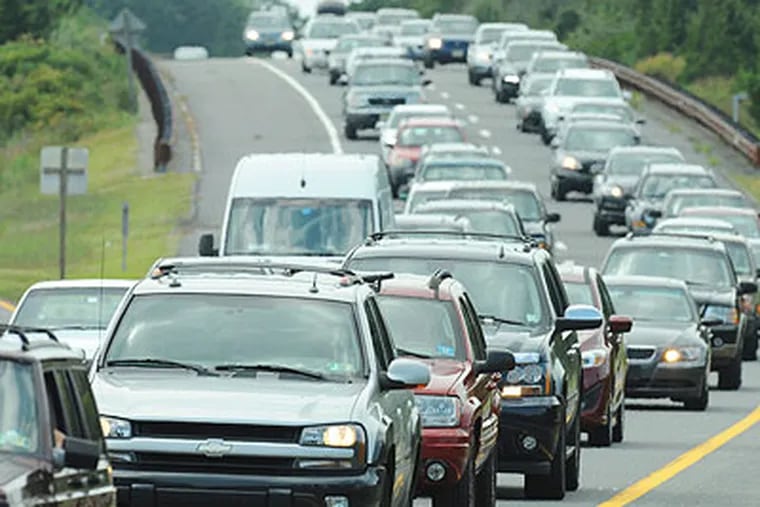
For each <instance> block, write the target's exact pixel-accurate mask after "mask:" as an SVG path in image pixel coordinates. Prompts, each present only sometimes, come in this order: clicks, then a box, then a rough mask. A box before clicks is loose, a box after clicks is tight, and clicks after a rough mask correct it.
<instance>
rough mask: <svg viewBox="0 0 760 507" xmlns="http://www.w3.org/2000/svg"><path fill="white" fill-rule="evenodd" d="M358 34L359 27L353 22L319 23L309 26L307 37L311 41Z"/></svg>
mask: <svg viewBox="0 0 760 507" xmlns="http://www.w3.org/2000/svg"><path fill="white" fill-rule="evenodd" d="M358 32H359V25H357V24H356V23H353V22H331V21H321V22H319V23H314V24H312V25H311V29H310V30H309V33H308V36H309V38H311V39H337V38H339V37H340V36H341V35H348V34H352V33H358Z"/></svg>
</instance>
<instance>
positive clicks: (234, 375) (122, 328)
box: [91, 257, 430, 507]
mask: <svg viewBox="0 0 760 507" xmlns="http://www.w3.org/2000/svg"><path fill="white" fill-rule="evenodd" d="M390 276H392V275H377V276H374V277H366V278H360V277H358V276H357V275H355V274H353V273H351V272H348V271H340V270H330V269H329V268H324V267H323V268H318V267H302V266H291V265H284V264H271V263H264V262H262V261H261V260H254V259H250V258H242V259H241V258H237V257H236V258H229V259H208V258H193V259H190V258H188V259H167V260H163V261H159V262H158V263H156V265H155V266H154V268H153V269H152V270H151V276H149V277H148V278H147V279H145V280H143V281H142V282H140V283H138V284H137V285H136V286H135V288H134V289H133V290H132V291H131V292H130V293H129V294H128V295H127V296H126V298H125V300H124V302H123V303H122V306H121V307H120V309H119V310H118V311H117V315H116V317H115V318H114V320H113V323H112V325H111V328H110V329H109V331H108V334H107V338H106V342H105V344H104V346H103V347H102V349H101V351H100V352H99V355H98V357H97V359H96V361H95V363H94V364H93V367H92V371H91V377H92V381H93V388H94V391H95V396H96V398H97V400H98V404H99V407H100V409H101V410H100V411H101V416H102V424H103V427H104V429H105V430H106V432H107V433H106V435H107V437H106V438H107V447H108V451H109V456H110V457H111V459H112V464H113V467H114V479H115V483H116V486H117V488H118V499H119V505H134V506H140V507H146V506H153V505H159V504H160V505H191V504H192V505H230V504H244V503H245V504H248V505H293V506H306V505H309V506H310V505H329V506H349V505H351V506H354V505H362V506H375V505H381V506H389V507H390V506H396V505H398V506H401V505H409V504H410V503H411V497H412V495H413V492H414V491H413V490H414V484H413V482H414V478H415V477H416V476H417V464H418V456H419V452H420V448H419V445H420V438H421V437H420V435H421V430H420V415H419V412H418V410H417V408H416V406H415V402H414V397H413V394H412V392H411V390H410V389H409V388H411V387H417V386H420V385H426V384H427V383H428V382H429V381H430V372H429V369H428V367H427V366H426V365H424V364H422V363H419V362H417V361H414V360H411V359H403V358H401V359H397V358H396V357H395V349H394V347H393V346H392V342H391V337H390V336H389V334H388V331H387V327H386V325H385V323H384V320H383V317H382V316H381V314H380V311H379V310H378V306H377V303H376V298H375V290H376V289H377V288H378V286H379V284H381V283H382V280H384V279H386V278H388V277H390ZM370 282H371V283H370Z"/></svg>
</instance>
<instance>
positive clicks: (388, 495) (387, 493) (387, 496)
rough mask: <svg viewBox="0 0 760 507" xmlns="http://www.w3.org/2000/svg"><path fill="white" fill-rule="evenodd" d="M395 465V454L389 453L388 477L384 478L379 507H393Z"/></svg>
mask: <svg viewBox="0 0 760 507" xmlns="http://www.w3.org/2000/svg"><path fill="white" fill-rule="evenodd" d="M395 463H396V458H395V454H394V453H393V452H391V453H390V454H389V455H388V476H387V477H386V478H385V484H383V496H382V499H381V500H380V507H393V484H394V483H395V482H396V469H395V466H394V465H395Z"/></svg>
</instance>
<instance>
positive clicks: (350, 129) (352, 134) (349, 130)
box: [343, 124, 357, 140]
mask: <svg viewBox="0 0 760 507" xmlns="http://www.w3.org/2000/svg"><path fill="white" fill-rule="evenodd" d="M343 133H344V134H346V138H347V139H351V140H354V139H356V137H357V136H356V127H354V126H353V125H349V124H346V126H345V127H344V128H343Z"/></svg>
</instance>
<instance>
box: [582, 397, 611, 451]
mask: <svg viewBox="0 0 760 507" xmlns="http://www.w3.org/2000/svg"><path fill="white" fill-rule="evenodd" d="M613 432H614V427H613V425H612V413H611V412H610V406H609V405H607V424H603V425H602V426H598V427H596V428H594V429H593V430H591V431H589V432H588V443H589V444H591V445H593V446H594V447H609V446H610V445H612V441H613V435H612V433H613Z"/></svg>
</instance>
